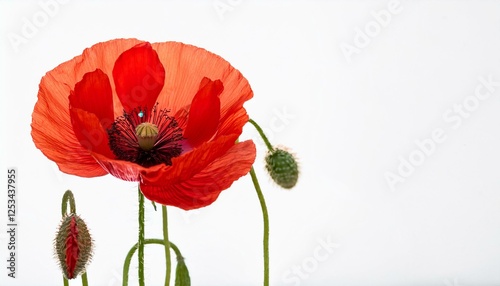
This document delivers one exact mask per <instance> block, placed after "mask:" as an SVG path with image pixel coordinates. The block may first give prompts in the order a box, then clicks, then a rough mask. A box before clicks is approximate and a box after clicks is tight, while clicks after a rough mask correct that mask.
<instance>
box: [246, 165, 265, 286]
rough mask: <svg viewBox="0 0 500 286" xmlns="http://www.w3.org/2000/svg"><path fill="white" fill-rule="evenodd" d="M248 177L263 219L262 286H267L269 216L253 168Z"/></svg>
mask: <svg viewBox="0 0 500 286" xmlns="http://www.w3.org/2000/svg"><path fill="white" fill-rule="evenodd" d="M250 176H251V177H252V182H253V185H254V187H255V190H256V191H257V196H258V197H259V202H260V207H261V208H262V216H263V218H264V239H263V244H264V286H269V214H268V212H267V206H266V201H265V200H264V195H263V194H262V190H261V189H260V185H259V180H258V179H257V175H256V174H255V170H254V169H253V167H252V168H251V169H250Z"/></svg>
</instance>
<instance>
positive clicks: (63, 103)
mask: <svg viewBox="0 0 500 286" xmlns="http://www.w3.org/2000/svg"><path fill="white" fill-rule="evenodd" d="M138 43H140V41H139V40H136V39H118V40H112V41H108V42H104V43H98V44H96V45H94V46H92V47H90V48H88V49H85V50H84V51H83V53H82V55H79V56H77V57H75V58H73V59H71V60H69V61H67V62H64V63H62V64H60V65H59V66H58V67H56V68H54V69H53V70H51V71H49V72H48V73H47V74H46V75H45V76H44V77H43V78H42V80H41V82H40V89H39V91H38V100H37V102H36V104H35V107H34V110H33V115H32V123H31V128H32V130H31V136H32V138H33V142H34V143H35V145H36V147H37V148H38V149H40V150H41V151H42V153H43V154H44V155H45V156H47V158H49V159H50V160H52V161H54V162H56V164H57V165H58V167H59V169H60V170H61V171H62V172H65V173H68V174H72V175H77V176H81V177H96V176H103V175H106V174H107V172H106V171H105V170H103V168H102V167H101V166H100V165H99V164H98V163H97V162H96V160H94V158H93V157H92V156H91V154H90V153H89V151H88V150H87V149H86V148H84V147H83V146H81V144H80V142H79V140H78V139H77V138H76V135H75V134H74V131H73V126H72V124H71V118H70V114H69V108H68V106H69V99H68V95H69V94H70V92H71V90H70V89H73V88H74V86H75V84H76V83H77V82H78V81H80V80H81V79H82V78H83V76H84V75H85V74H86V73H88V72H92V71H95V70H96V68H99V69H101V70H102V71H103V72H104V73H106V74H112V69H113V66H114V64H115V61H116V59H117V58H118V56H119V55H120V54H121V53H123V51H126V50H127V49H130V48H131V47H133V46H134V45H137V44H138ZM112 86H113V84H112ZM113 96H114V99H113V104H114V107H115V110H116V112H115V115H116V116H119V115H122V114H123V108H122V105H121V103H120V100H119V99H118V97H117V96H116V95H113Z"/></svg>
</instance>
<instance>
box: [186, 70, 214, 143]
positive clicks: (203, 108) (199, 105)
mask: <svg viewBox="0 0 500 286" xmlns="http://www.w3.org/2000/svg"><path fill="white" fill-rule="evenodd" d="M223 90H224V86H223V85H222V82H221V81H220V80H216V81H212V80H210V79H208V78H203V79H202V81H201V84H200V89H199V90H198V92H197V93H196V95H195V96H194V99H193V102H192V103H191V107H190V109H189V117H188V122H187V127H186V130H184V137H185V138H186V139H187V140H188V141H189V143H190V144H191V146H192V147H196V146H198V145H200V144H201V143H203V142H205V141H208V140H209V139H210V138H212V136H213V135H214V134H215V132H216V131H217V127H218V126H219V118H220V99H219V95H220V94H221V92H222V91H223Z"/></svg>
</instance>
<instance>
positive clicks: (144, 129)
mask: <svg viewBox="0 0 500 286" xmlns="http://www.w3.org/2000/svg"><path fill="white" fill-rule="evenodd" d="M168 112H169V111H168V110H166V109H162V110H159V111H158V110H157V108H156V105H155V106H154V107H153V109H152V110H151V111H150V112H148V109H147V108H141V107H139V108H135V109H133V110H132V111H131V112H130V113H129V112H124V113H123V116H120V117H118V118H117V119H116V120H115V122H114V123H113V124H112V125H111V127H110V128H109V129H108V137H109V146H110V148H111V150H112V151H113V153H114V154H115V156H116V157H117V159H120V160H124V161H130V162H133V163H137V164H139V165H141V166H144V167H151V166H154V165H158V164H162V163H163V164H166V165H172V158H174V157H177V156H179V155H180V154H181V153H182V146H181V141H182V140H183V137H182V129H181V128H180V127H179V126H178V124H177V121H176V120H175V118H173V117H170V116H168Z"/></svg>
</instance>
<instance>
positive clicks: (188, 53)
mask: <svg viewBox="0 0 500 286" xmlns="http://www.w3.org/2000/svg"><path fill="white" fill-rule="evenodd" d="M152 46H153V48H154V49H155V50H156V51H157V52H158V55H159V57H160V61H161V63H162V64H163V66H164V67H165V69H166V70H167V71H175V72H172V73H169V74H168V76H167V78H166V79H165V86H164V88H163V90H162V91H161V93H160V95H159V97H158V102H159V103H160V106H159V107H160V108H168V109H170V110H171V112H172V114H176V113H177V112H178V111H179V110H180V109H186V110H188V109H189V105H190V104H191V102H192V101H193V97H194V96H195V94H196V93H197V91H198V90H199V83H200V80H201V79H202V78H204V77H207V78H211V79H219V80H220V81H221V82H222V83H223V84H224V90H223V91H222V93H221V94H220V96H219V98H220V120H219V127H218V130H217V133H216V136H221V135H227V134H231V133H237V134H241V130H242V128H243V125H244V124H245V123H246V121H241V120H239V119H238V118H241V117H246V111H245V109H244V108H243V103H245V101H247V100H249V99H250V98H252V96H253V92H252V89H251V87H250V84H249V83H248V81H247V80H246V79H245V77H244V76H243V75H242V74H241V73H240V71H238V70H237V69H235V68H234V67H233V66H231V64H230V63H229V62H227V61H226V60H224V59H223V58H221V57H220V56H218V55H216V54H213V53H211V52H209V51H207V50H205V49H202V48H198V47H195V46H191V45H186V44H183V43H178V42H164V43H153V44H152ZM230 122H233V123H238V124H239V125H233V123H230ZM229 127H231V128H229ZM222 128H223V129H222Z"/></svg>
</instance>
